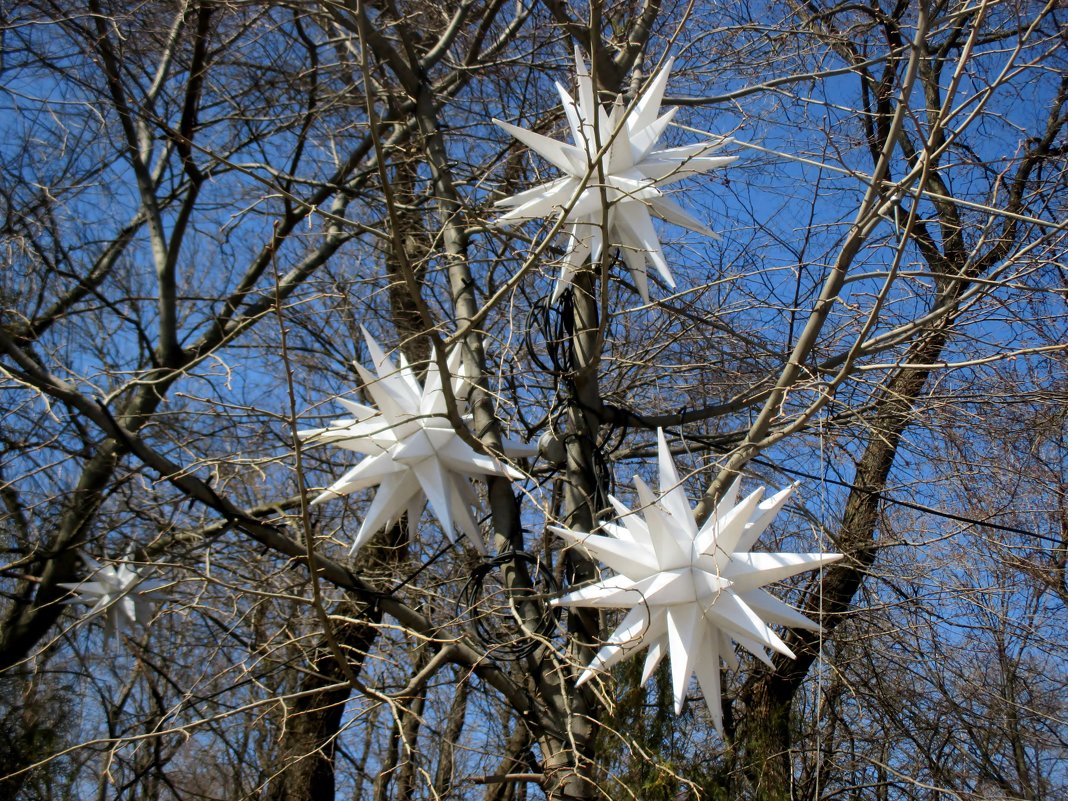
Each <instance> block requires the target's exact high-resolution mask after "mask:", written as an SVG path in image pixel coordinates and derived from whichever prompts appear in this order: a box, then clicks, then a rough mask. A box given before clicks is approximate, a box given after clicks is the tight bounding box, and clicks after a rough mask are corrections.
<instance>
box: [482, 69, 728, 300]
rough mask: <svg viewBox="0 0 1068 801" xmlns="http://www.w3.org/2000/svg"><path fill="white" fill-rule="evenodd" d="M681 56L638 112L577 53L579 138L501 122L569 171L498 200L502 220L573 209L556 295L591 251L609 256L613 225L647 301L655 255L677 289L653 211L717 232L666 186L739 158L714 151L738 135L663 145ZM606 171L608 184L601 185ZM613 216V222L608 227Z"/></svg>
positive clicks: (572, 105)
mask: <svg viewBox="0 0 1068 801" xmlns="http://www.w3.org/2000/svg"><path fill="white" fill-rule="evenodd" d="M671 63H672V62H671V61H670V60H669V61H668V62H667V64H665V66H664V68H663V69H661V70H660V72H658V73H657V74H656V75H655V76H654V77H653V79H652V80H651V81H650V82H649V83H648V84H647V85H646V87H645V91H644V92H643V93H642V94H641V95H640V96H639V97H638V99H637V101H636V102H635V103H633V104H632V105H631V106H630V108H629V110H628V108H627V106H626V105H625V104H624V103H623V100H622V98H621V97H620V98H617V99H616V102H615V105H614V106H613V107H612V111H611V113H609V112H607V111H606V110H605V109H604V107H602V105H601V104H600V103H599V102H598V101H597V100H596V97H595V93H594V86H593V80H592V78H591V77H590V74H589V72H588V71H587V69H586V65H585V63H584V62H583V60H582V57H581V55H580V54H579V52H578V51H577V50H576V51H575V70H576V78H577V83H578V99H577V100H576V99H574V98H572V97H571V95H569V94H568V93H567V90H565V89H564V88H563V87H562V86H561V85H560V84H556V90H557V91H558V92H559V93H560V100H561V101H562V103H563V106H564V114H565V116H566V117H567V121H568V124H569V126H570V128H571V135H572V138H573V140H574V143H575V144H573V145H569V144H567V143H564V142H558V141H556V140H555V139H550V138H549V137H547V136H542V135H541V134H538V133H535V132H533V131H528V130H526V129H524V128H519V127H517V126H515V125H510V124H508V123H506V122H501V121H500V120H494V122H495V123H496V124H497V125H499V126H500V127H501V128H503V129H504V130H506V131H507V132H508V133H510V134H511V135H512V136H514V137H515V138H516V139H518V140H519V141H520V142H522V143H523V144H525V145H527V146H528V147H529V148H531V149H532V150H534V151H536V152H537V153H538V154H539V155H541V156H542V157H543V158H544V159H546V160H547V161H548V162H550V163H551V164H553V165H554V166H556V167H557V168H558V169H560V170H562V171H563V172H564V173H565V175H564V177H562V178H557V179H556V180H555V181H552V182H550V183H547V184H543V185H542V186H537V187H534V188H532V189H528V190H526V191H524V192H520V193H519V194H517V195H513V196H512V197H510V198H506V199H504V200H500V201H498V202H497V205H498V206H504V207H508V208H509V209H510V210H509V211H508V212H507V213H505V214H504V215H503V216H501V217H500V218H499V219H498V220H497V221H496V222H497V224H501V223H510V222H518V221H521V220H531V219H535V218H538V217H546V216H548V215H551V214H554V213H556V212H559V211H564V219H565V220H566V221H567V223H568V225H567V228H566V231H567V235H568V239H569V242H568V246H567V253H566V255H565V256H564V261H563V265H562V266H561V269H560V278H559V279H558V280H557V282H556V288H555V290H554V292H553V300H554V301H555V300H556V299H557V298H558V297H559V296H560V294H561V292H563V290H564V289H565V288H566V287H567V286H568V284H570V283H571V279H572V276H573V275H574V274H575V273H576V272H577V271H578V270H579V269H581V267H582V265H583V263H584V262H585V260H586V259H587V257H589V256H591V255H592V257H593V258H594V259H598V258H600V255H601V251H602V249H603V248H604V246H605V236H606V234H605V231H607V240H608V246H609V247H617V248H619V250H620V253H621V254H622V256H623V260H624V261H625V262H626V264H627V268H628V269H629V270H630V274H631V276H633V278H634V283H635V284H636V285H637V287H638V292H639V293H640V294H641V296H642V299H643V300H645V302H646V303H648V302H649V280H648V275H647V273H646V263H647V262H650V263H652V265H653V266H654V267H656V269H657V271H658V272H659V273H660V275H661V276H663V278H664V280H665V281H666V282H667V284H668V286H671V287H674V286H675V282H674V279H672V277H671V272H670V270H669V269H668V265H667V261H666V260H665V259H664V251H663V249H662V248H661V246H660V240H659V238H658V237H657V235H656V230H655V229H654V228H653V221H652V217H653V215H655V216H657V217H659V218H660V219H662V220H666V221H668V222H670V223H674V224H675V225H681V226H682V227H683V228H689V229H690V230H691V231H697V232H699V233H702V234H706V235H708V236H715V234H713V233H712V231H710V230H709V229H708V228H707V227H706V226H705V225H704V224H703V223H702V222H701V221H700V220H698V219H696V218H695V217H694V216H693V215H691V214H690V213H689V212H687V211H686V210H685V209H683V208H682V207H681V206H680V205H679V204H677V203H676V202H675V201H673V200H671V199H670V198H669V197H667V195H665V194H664V192H662V191H661V188H662V187H665V186H668V185H670V184H673V183H676V182H678V181H681V180H682V179H683V178H688V177H689V176H691V175H697V174H698V173H702V172H707V171H708V170H711V169H714V168H716V167H722V166H724V165H725V164H729V163H731V162H732V161H734V160H735V158H734V157H733V156H709V155H707V154H708V153H710V152H711V151H713V150H716V149H717V148H719V147H722V146H723V144H724V143H725V142H726V141H728V140H726V139H722V140H718V141H715V142H708V141H706V142H698V143H696V144H692V145H685V146H683V147H672V148H665V149H662V150H657V149H654V148H655V146H656V144H657V141H658V140H659V139H660V137H661V136H662V135H663V133H664V131H665V130H666V128H667V126H668V124H669V123H670V122H671V119H672V117H674V116H675V111H676V109H674V108H672V109H668V111H667V112H666V113H664V114H663V115H661V116H658V113H659V110H660V103H661V101H662V100H663V98H664V90H665V88H666V87H667V80H668V73H669V72H670V70H671ZM609 143H610V144H609ZM606 144H607V145H608V147H607V149H606V150H605V153H604V155H603V156H601V158H600V164H599V165H597V163H596V157H597V154H598V153H600V152H601V150H602V149H604V146H605V145H606ZM598 166H599V168H600V169H598ZM602 174H603V179H604V182H603V184H602V183H600V181H601V176H602ZM606 205H607V208H606V207H605V206H606ZM606 221H607V225H604V223H605V222H606Z"/></svg>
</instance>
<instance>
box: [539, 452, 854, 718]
mask: <svg viewBox="0 0 1068 801" xmlns="http://www.w3.org/2000/svg"><path fill="white" fill-rule="evenodd" d="M659 461H660V490H661V493H662V494H661V496H660V498H659V499H657V497H656V496H655V495H654V494H653V492H652V490H650V489H649V487H648V486H647V485H646V484H645V482H644V481H642V480H641V479H640V478H638V477H635V479H634V483H635V486H636V487H637V490H638V498H639V500H640V501H641V503H642V510H641V511H642V512H643V514H644V520H643V519H642V518H640V517H638V515H637V514H636V513H635V512H633V511H631V510H630V509H628V508H627V507H626V506H625V505H623V504H622V503H620V502H619V501H618V500H616V499H615V498H610V500H611V502H612V505H613V506H614V507H615V509H616V512H617V513H618V514H619V517H620V520H621V521H622V523H623V525H622V526H619V525H614V524H610V523H606V524H604V525H603V526H602V527H601V528H602V529H603V530H604V531H605V532H606V535H607V536H606V535H604V534H585V533H581V532H575V531H571V530H569V529H566V528H557V527H554V528H553V531H555V532H556V533H558V534H560V535H561V536H562V537H564V538H565V539H567V540H569V541H571V542H573V543H578V544H581V545H583V546H584V547H585V548H586V549H587V550H588V551H589V552H590V553H591V554H592V555H593V556H594V557H595V558H597V559H599V560H601V561H603V562H604V563H606V564H607V565H608V566H609V567H611V568H612V569H613V570H614V571H616V573H617V574H618V575H615V576H612V577H611V578H607V579H604V580H603V581H600V582H598V583H596V584H593V585H590V586H587V587H583V588H581V589H578V590H575V591H574V592H570V593H568V594H567V595H564V596H563V597H562V598H560V599H558V600H557V601H556V602H555V603H557V604H559V605H561V606H590V607H607V608H628V607H629V608H630V611H629V612H628V613H627V614H626V615H625V616H624V618H623V620H622V622H621V623H620V624H619V626H618V627H617V628H616V630H615V631H614V632H612V635H611V636H610V637H609V638H608V641H607V644H606V645H604V647H602V648H601V650H600V651H599V652H598V653H597V655H596V656H595V657H594V658H593V661H592V662H590V665H589V667H587V668H586V670H585V672H584V673H583V674H582V676H580V677H579V681H578V683H579V684H582V683H583V682H585V681H586V680H587V679H589V678H590V677H591V676H592V675H593V673H594V671H596V670H598V669H607V668H609V667H611V666H612V665H614V664H616V663H617V662H619V661H620V660H622V659H624V658H626V657H628V656H631V655H633V654H634V653H636V652H637V651H638V650H640V649H642V648H648V649H649V653H648V655H647V657H646V660H645V671H644V673H643V675H642V681H643V682H645V681H646V680H648V678H649V677H650V676H651V675H652V673H653V671H654V670H655V669H656V667H657V665H658V664H660V661H661V660H662V659H663V658H664V655H665V654H667V653H670V654H671V678H672V685H673V688H674V694H675V711H676V712H681V711H682V706H683V702H684V700H685V698H686V686H687V684H688V683H689V680H690V674H691V673H694V672H696V673H697V680H698V682H699V683H700V685H701V689H702V690H703V692H704V695H705V700H706V701H707V703H708V708H709V710H710V711H711V713H712V720H713V722H714V723H715V725H716V728H717V729H718V730H719V731H721V732H722V730H723V719H722V708H721V702H720V688H719V660H720V659H721V658H722V659H723V660H724V661H725V662H726V663H727V664H728V665H730V666H731V667H735V666H736V665H737V661H736V659H735V655H734V650H733V647H732V645H731V641H732V640H733V641H734V642H737V643H738V644H739V645H741V646H742V647H743V648H745V649H746V650H747V651H749V652H750V653H752V654H754V655H756V656H757V657H758V658H759V659H761V660H763V661H764V662H766V663H768V664H770V663H771V662H770V659H769V657H768V654H767V653H766V652H765V648H771V649H773V650H775V651H778V652H779V653H782V654H786V655H787V656H789V657H791V658H793V656H794V655H793V653H791V651H790V649H788V648H787V647H786V645H785V643H783V641H782V639H781V638H780V637H779V636H778V635H777V634H776V633H775V632H774V631H773V630H772V629H771V628H770V626H768V622H771V623H776V624H779V625H782V626H792V627H795V628H805V629H810V630H815V631H818V630H819V626H818V625H817V624H815V623H813V622H812V621H811V620H809V619H808V618H807V617H805V616H804V615H802V614H801V613H800V612H797V611H796V610H794V609H793V608H791V607H789V606H787V605H786V604H784V603H783V602H782V601H779V600H778V599H776V598H775V597H773V596H772V595H770V594H768V593H767V592H765V591H764V590H762V589H760V587H762V586H764V585H765V584H770V583H771V582H774V581H779V580H781V579H784V578H788V577H789V576H793V575H795V574H797V573H800V572H802V571H805V570H811V569H813V568H815V567H819V566H820V565H823V564H826V563H828V562H833V561H835V560H836V559H840V558H841V554H824V553H758V552H751V551H750V550H749V549H750V548H751V547H752V545H753V543H754V542H756V539H757V537H759V536H760V535H761V533H763V532H764V530H765V529H766V528H767V527H768V525H769V524H770V523H771V521H772V519H773V518H774V517H775V515H776V514H777V513H778V511H779V510H780V509H781V508H782V506H783V504H784V503H786V499H787V498H788V497H789V495H790V493H791V492H792V491H793V489H794V487H793V486H791V487H787V488H786V489H784V490H781V491H780V492H777V493H776V494H775V495H773V496H771V497H770V498H768V499H767V500H765V501H761V499H762V498H763V496H764V488H763V487H761V488H760V489H758V490H757V491H756V492H753V493H752V494H751V495H749V496H748V497H746V498H745V499H744V500H743V501H742V502H741V503H737V500H738V485H739V482H737V481H736V482H735V483H734V485H733V486H732V487H731V488H730V489H729V490H728V491H727V494H726V495H725V496H724V498H723V500H722V501H720V503H719V504H718V505H717V507H716V510H715V512H714V513H713V514H712V516H711V517H710V518H709V519H708V520H707V521H706V522H705V524H704V525H703V526H701V527H700V529H698V527H697V522H696V520H695V518H694V514H693V509H692V508H691V506H690V500H689V498H688V497H687V495H686V490H685V489H684V488H683V486H682V483H681V482H680V481H679V477H678V474H677V473H676V472H675V465H674V463H673V462H672V459H671V453H670V451H669V450H668V446H667V441H666V440H665V439H664V433H663V431H661V432H659ZM795 486H796V485H795ZM765 621H768V622H765Z"/></svg>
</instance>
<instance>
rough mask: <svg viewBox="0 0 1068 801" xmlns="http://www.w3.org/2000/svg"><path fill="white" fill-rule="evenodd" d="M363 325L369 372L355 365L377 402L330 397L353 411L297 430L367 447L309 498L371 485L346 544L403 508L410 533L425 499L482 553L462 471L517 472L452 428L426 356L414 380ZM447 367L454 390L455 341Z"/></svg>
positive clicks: (516, 450)
mask: <svg viewBox="0 0 1068 801" xmlns="http://www.w3.org/2000/svg"><path fill="white" fill-rule="evenodd" d="M363 333H364V338H365V339H366V340H367V348H368V350H369V352H370V354H371V358H372V360H373V361H374V365H375V371H376V372H377V376H375V375H374V374H372V373H371V372H369V371H368V370H366V369H364V368H363V366H361V365H359V364H357V365H356V369H357V370H358V371H359V373H360V377H361V378H362V379H363V382H364V388H365V389H366V391H367V392H368V394H370V396H371V398H372V399H373V400H374V402H375V403H376V404H377V405H378V408H377V409H374V408H371V407H369V406H364V405H362V404H359V403H354V402H353V401H349V400H345V399H344V398H337V399H336V400H337V402H338V403H340V404H341V405H342V406H344V407H345V408H346V409H348V410H349V411H350V412H352V414H353V415H355V419H346V420H338V421H336V422H334V423H332V424H331V425H330V426H329V427H328V428H316V429H309V430H305V431H300V432H298V433H299V436H300V437H301V439H303V440H306V441H308V442H313V443H324V442H329V443H331V444H334V445H337V446H338V447H340V448H344V449H345V450H350V451H356V452H357V453H363V454H367V457H368V458H366V459H364V460H363V461H361V462H360V463H359V464H358V465H356V466H355V467H353V468H352V469H351V470H349V471H348V472H347V473H345V474H344V475H343V476H342V477H341V478H339V479H338V480H337V481H335V482H334V483H333V484H331V485H330V486H329V487H328V488H327V490H326V491H325V492H323V493H322V494H321V495H320V496H319V497H318V498H316V499H315V500H314V501H313V503H321V502H323V501H325V500H328V499H330V498H336V497H340V496H342V495H348V494H349V493H351V492H355V491H356V490H359V489H364V488H366V487H373V486H375V485H378V491H377V492H376V493H375V498H374V500H373V501H372V503H371V506H370V508H369V509H368V510H367V514H366V516H365V517H364V520H363V523H362V524H361V525H360V529H359V531H358V532H357V533H356V539H355V541H354V542H353V544H352V551H356V550H357V549H358V548H359V547H360V546H362V545H363V544H364V543H366V542H367V541H368V540H369V539H370V538H371V537H372V536H374V534H375V533H376V532H378V531H380V530H381V529H382V528H384V527H385V526H387V525H389V524H390V523H391V522H393V521H395V520H397V519H399V517H400V515H401V514H402V513H404V512H407V514H408V527H409V532H410V533H411V534H412V536H414V535H415V533H416V531H417V528H418V523H419V517H420V515H421V514H422V511H423V507H424V505H425V504H426V503H427V501H428V500H429V502H430V508H431V509H432V510H433V512H434V514H435V515H436V516H437V518H438V521H439V522H440V523H441V527H442V529H444V531H445V534H446V535H447V536H448V537H449V539H451V540H453V541H455V539H456V535H455V533H454V531H453V523H454V522H455V523H456V524H457V525H458V526H459V528H460V530H461V531H463V533H465V534H466V535H467V537H468V540H469V541H470V542H471V544H472V545H473V546H474V547H475V548H476V549H477V550H478V551H479V552H480V553H484V552H485V545H484V544H483V542H482V535H481V533H480V532H479V528H478V523H477V522H476V521H475V518H474V517H473V516H472V514H471V507H476V508H477V507H478V499H477V498H476V496H475V493H474V491H473V488H472V487H471V483H470V481H469V480H468V478H469V477H473V476H487V475H496V476H506V477H508V478H511V479H521V478H523V475H522V474H521V473H519V472H518V471H517V470H515V469H513V468H511V467H509V466H507V465H505V464H504V463H503V462H501V461H500V460H499V459H495V458H493V457H491V456H487V455H485V454H482V453H478V452H477V451H475V450H474V449H473V448H472V447H471V446H470V445H468V444H467V443H466V442H464V440H463V439H462V438H461V437H460V435H459V434H458V433H457V432H456V431H455V430H454V429H453V426H452V423H451V422H450V421H449V418H448V410H447V407H446V403H445V393H444V391H443V390H442V383H441V374H440V372H439V370H438V366H437V363H436V362H434V361H431V363H430V365H429V366H428V368H427V371H426V379H425V384H424V385H422V386H420V384H419V380H418V379H417V378H416V376H415V373H414V372H413V370H412V369H411V367H410V366H409V365H408V363H407V361H406V360H405V359H404V356H403V355H402V356H401V357H400V369H398V368H397V367H396V366H395V365H394V364H393V362H392V361H390V359H389V358H388V357H387V356H386V355H385V353H384V352H383V351H382V348H381V347H379V345H378V343H377V342H375V341H374V339H372V338H371V335H370V334H368V333H367V331H366V330H365V331H364V332H363ZM448 368H449V373H450V375H451V376H452V377H451V379H450V380H451V381H452V387H453V394H454V396H456V397H457V398H460V397H462V396H463V391H462V390H463V388H464V387H463V383H464V379H463V378H462V376H461V374H460V370H459V368H460V350H459V348H457V349H455V350H454V351H453V352H452V353H450V354H449V357H448ZM465 419H467V418H465ZM503 447H504V452H505V453H506V454H507V455H508V456H511V457H513V458H522V457H526V456H532V455H534V454H535V453H536V448H534V447H533V446H528V445H524V444H522V443H520V442H517V441H515V440H512V439H506V440H505V441H504V442H503Z"/></svg>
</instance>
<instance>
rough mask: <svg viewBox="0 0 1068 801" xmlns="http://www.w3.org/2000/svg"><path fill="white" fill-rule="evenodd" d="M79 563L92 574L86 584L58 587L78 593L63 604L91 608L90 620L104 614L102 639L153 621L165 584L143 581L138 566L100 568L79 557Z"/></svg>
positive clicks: (96, 563) (124, 565)
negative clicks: (154, 611)
mask: <svg viewBox="0 0 1068 801" xmlns="http://www.w3.org/2000/svg"><path fill="white" fill-rule="evenodd" d="M82 561H84V562H85V564H86V566H87V567H88V568H89V569H90V570H91V571H92V575H91V576H90V578H89V579H87V580H86V581H83V582H81V583H78V584H64V583H60V584H59V586H60V587H63V588H64V589H68V590H73V591H74V592H77V593H78V597H77V598H71V599H69V600H68V601H66V603H83V604H87V605H89V606H91V607H92V608H91V609H90V610H89V617H94V616H96V615H101V614H102V615H104V636H105V638H107V639H109V640H110V639H111V637H112V636H114V635H117V634H121V633H122V630H123V628H126V627H133V626H140V627H142V628H145V627H147V626H148V624H149V623H150V622H151V621H152V613H153V609H154V607H155V602H157V601H159V600H160V599H161V593H160V592H159V590H160V588H162V587H164V586H166V584H167V582H165V581H160V580H158V579H151V580H150V579H146V578H144V577H142V576H141V575H140V574H139V573H138V572H137V567H136V566H133V565H130V564H127V563H126V562H119V563H118V567H117V568H116V567H113V566H111V565H102V564H100V563H99V562H97V561H96V560H95V559H93V558H92V557H91V556H88V555H85V554H83V555H82Z"/></svg>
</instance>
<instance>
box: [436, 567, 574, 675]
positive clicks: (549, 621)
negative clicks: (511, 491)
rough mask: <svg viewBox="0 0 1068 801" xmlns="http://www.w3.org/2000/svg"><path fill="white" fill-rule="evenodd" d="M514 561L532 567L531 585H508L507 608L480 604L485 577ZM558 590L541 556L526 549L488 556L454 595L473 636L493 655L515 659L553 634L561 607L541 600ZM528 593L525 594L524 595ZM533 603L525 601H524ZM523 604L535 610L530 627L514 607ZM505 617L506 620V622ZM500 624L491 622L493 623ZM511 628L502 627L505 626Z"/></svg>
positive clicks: (553, 577)
mask: <svg viewBox="0 0 1068 801" xmlns="http://www.w3.org/2000/svg"><path fill="white" fill-rule="evenodd" d="M514 562H523V563H525V564H526V565H528V566H529V567H530V568H532V570H531V571H530V572H531V586H530V587H529V588H524V587H511V588H507V589H506V588H504V587H503V584H502V590H504V592H505V593H506V600H505V603H506V604H507V611H502V610H501V608H500V607H498V606H495V607H493V608H489V609H486V608H482V609H480V608H479V606H480V604H482V602H483V600H484V596H485V584H486V579H487V577H489V576H490V574H492V573H493V572H494V571H495V570H497V569H499V568H502V567H504V566H506V565H509V564H512V563H514ZM559 592H560V585H559V583H558V582H557V581H556V578H555V576H553V574H552V571H550V570H549V569H548V566H547V565H545V564H544V563H543V562H542V561H541V559H539V558H538V557H536V556H534V555H533V554H530V553H527V552H526V551H505V552H503V553H500V554H498V555H497V556H494V557H487V558H486V560H485V561H483V563H482V564H480V565H478V566H477V567H475V569H474V570H472V571H471V576H470V577H469V578H468V580H467V583H466V584H464V586H463V589H461V590H460V593H459V595H458V596H457V599H456V616H457V618H459V619H464V620H466V623H467V625H468V627H469V628H470V629H471V630H472V631H473V633H474V634H475V636H476V637H477V638H478V639H479V640H480V641H481V642H483V643H485V644H486V645H487V646H489V647H490V648H491V650H492V652H493V655H494V657H498V658H503V659H508V660H512V661H516V660H519V659H523V658H524V657H527V656H530V655H531V654H532V653H534V651H535V650H537V648H538V647H539V646H540V645H541V644H542V642H543V641H544V640H546V639H548V638H549V637H551V636H552V634H553V632H554V631H555V630H556V626H557V623H558V620H559V617H560V610H559V609H558V608H556V607H551V606H549V604H547V603H545V602H544V598H545V597H547V596H555V595H557V594H558V593H559ZM524 594H525V595H526V596H527V597H526V598H524V597H523V595H524ZM527 600H529V601H531V602H533V603H530V604H527V603H525V601H527ZM519 606H523V607H527V608H533V609H536V610H537V611H538V617H537V619H536V620H535V621H533V627H531V625H530V623H529V622H528V621H526V620H525V619H524V616H523V615H522V614H521V612H520V610H519V609H517V607H519ZM505 621H507V623H505ZM495 622H496V623H499V624H501V625H497V626H493V625H491V624H493V623H495ZM506 629H507V630H510V631H507V632H506V631H505V630H506Z"/></svg>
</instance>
